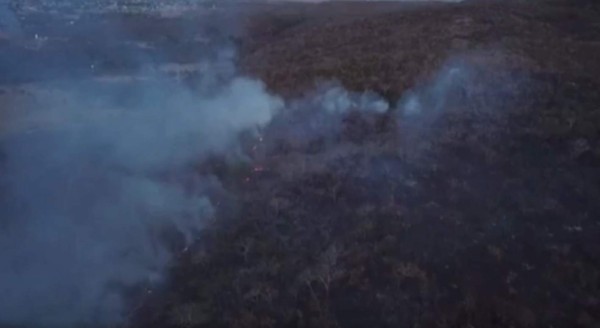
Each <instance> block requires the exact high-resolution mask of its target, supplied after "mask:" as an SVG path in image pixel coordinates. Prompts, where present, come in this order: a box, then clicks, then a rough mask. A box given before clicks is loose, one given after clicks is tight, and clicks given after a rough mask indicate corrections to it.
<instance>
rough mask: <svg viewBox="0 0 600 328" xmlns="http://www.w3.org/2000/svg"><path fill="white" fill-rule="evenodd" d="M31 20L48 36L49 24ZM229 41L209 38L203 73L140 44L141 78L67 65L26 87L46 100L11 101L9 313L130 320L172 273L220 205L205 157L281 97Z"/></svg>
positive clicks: (37, 320) (24, 317)
mask: <svg viewBox="0 0 600 328" xmlns="http://www.w3.org/2000/svg"><path fill="white" fill-rule="evenodd" d="M3 15H4V11H3ZM11 17H12V16H11ZM184 28H187V27H184ZM30 32H31V33H32V35H31V36H30V37H32V36H33V35H35V38H36V39H39V38H40V36H41V35H43V34H42V33H43V32H44V31H30ZM64 32H65V33H66V34H68V33H72V32H73V31H70V30H69V29H68V27H65V31H64ZM129 32H130V31H127V30H124V31H120V30H119V29H118V28H112V27H111V29H110V30H109V31H108V32H107V30H103V29H101V28H99V27H97V26H93V27H90V28H86V29H85V31H81V30H79V31H77V32H76V33H75V34H82V33H85V34H86V35H88V36H92V35H101V37H102V40H104V41H106V39H105V38H106V37H110V38H113V41H111V42H115V43H117V44H118V43H119V42H124V41H125V40H124V38H125V36H126V35H129ZM121 33H122V34H121ZM102 40H100V41H99V42H100V43H102V42H104V41H102ZM90 41H91V39H90ZM111 49H112V50H114V51H118V50H119V48H118V47H116V48H111ZM227 49H228V47H227V45H226V42H215V43H214V44H211V45H203V47H202V49H199V52H201V53H203V54H204V55H205V56H204V59H202V58H199V61H200V62H201V64H202V65H201V66H202V67H203V68H204V70H203V72H202V74H201V75H200V76H199V77H198V79H197V81H196V83H195V84H194V86H189V85H184V84H183V83H179V82H177V81H176V80H174V79H173V78H171V77H167V76H166V75H163V73H162V72H161V71H158V70H156V69H150V68H149V66H152V64H153V63H152V62H151V61H149V60H147V58H148V57H147V53H141V52H140V53H131V52H128V53H126V54H124V56H127V57H129V58H131V56H137V59H136V60H138V61H140V63H142V66H144V67H146V68H144V69H143V70H140V71H137V72H135V73H133V74H132V75H133V76H134V78H133V79H132V80H131V79H128V80H125V81H116V82H115V81H109V82H106V81H104V80H98V79H95V78H94V76H93V75H91V76H90V75H88V76H84V77H81V78H74V77H73V75H72V74H69V72H64V73H65V74H61V73H63V72H61V71H60V70H58V71H57V72H58V73H57V74H56V75H55V76H53V77H52V79H53V80H54V82H47V83H41V84H34V85H30V86H27V87H26V86H24V87H23V88H25V89H27V90H28V91H27V92H29V93H31V94H32V95H33V98H34V99H35V100H34V101H31V102H27V101H25V102H18V101H15V102H12V103H11V102H7V103H6V107H7V108H4V110H3V111H4V113H5V116H6V118H8V119H10V122H8V123H6V124H4V125H3V131H2V141H1V148H2V155H3V160H2V169H3V170H2V176H1V186H2V196H3V197H2V202H1V207H0V208H1V210H0V212H1V216H2V232H1V234H2V238H0V240H1V241H0V244H1V248H2V250H0V258H2V263H1V264H0V292H1V293H2V295H3V296H2V301H0V309H1V310H0V323H1V324H3V325H16V326H26V327H37V326H39V327H69V326H77V327H79V326H82V325H106V324H112V323H116V322H121V321H122V320H123V318H124V316H125V315H126V313H125V310H126V307H127V306H126V299H124V298H123V293H124V290H126V289H128V288H136V287H140V286H142V287H143V286H150V285H156V284H159V283H160V282H161V281H162V279H163V278H164V273H165V272H166V270H167V268H168V266H169V264H170V261H171V259H172V256H173V255H176V254H177V252H180V251H181V250H182V248H183V247H185V246H187V245H189V244H190V243H192V242H193V240H194V234H195V233H196V232H197V231H199V230H200V229H201V228H202V226H203V224H204V222H206V220H208V219H209V218H210V217H211V216H212V215H213V208H212V205H211V202H210V200H209V199H208V193H209V192H210V189H214V188H218V184H215V183H214V182H213V181H214V180H211V179H207V178H209V177H207V176H204V177H203V176H202V175H199V174H198V173H197V172H196V171H195V169H194V168H195V167H197V165H198V163H201V162H202V161H203V159H205V158H207V157H208V156H217V155H230V156H233V157H235V156H239V155H240V154H239V152H237V150H238V147H237V141H238V139H237V138H238V135H239V134H240V133H242V132H244V131H247V130H250V131H252V130H254V129H256V128H259V127H260V126H263V125H265V124H266V123H268V122H269V121H270V119H271V117H272V116H273V115H274V114H275V112H276V111H277V109H279V107H281V104H282V102H281V100H280V99H278V98H277V97H275V96H271V95H270V94H269V93H268V92H267V91H266V89H265V87H264V85H263V84H262V83H261V82H260V81H257V80H253V79H249V78H244V77H239V76H237V74H236V73H235V69H234V64H233V62H232V60H233V57H232V56H231V51H229V50H227ZM40 51H44V49H41V50H40ZM5 55H6V53H5ZM8 55H10V52H9V53H8ZM63 55H66V58H63V59H62V60H61V62H63V63H68V62H69V61H72V62H74V63H82V62H88V63H89V62H90V59H89V58H88V57H86V55H85V54H82V53H81V52H69V51H68V49H67V51H65V52H63ZM115 56H116V57H119V54H115ZM12 61H14V62H15V63H16V61H18V58H12ZM92 63H93V61H92ZM5 64H6V63H5ZM46 65H52V63H46ZM12 69H16V72H15V71H13V73H14V74H17V75H18V74H21V73H22V75H28V73H29V72H27V71H26V70H30V69H31V68H30V67H27V65H20V66H17V67H16V68H15V67H13V68H12ZM51 71H52V70H51ZM136 75H140V76H141V77H142V79H141V82H140V80H137V79H136V78H135V76H136ZM13 106H18V108H17V107H13ZM172 176H177V178H176V179H173V178H170V177H172ZM209 182H210V183H209ZM165 233H170V234H171V235H173V234H174V235H175V236H176V237H177V240H179V242H177V243H175V245H178V246H177V248H175V249H174V248H173V243H168V242H167V241H166V240H165V237H164V234H165Z"/></svg>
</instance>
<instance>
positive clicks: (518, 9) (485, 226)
mask: <svg viewBox="0 0 600 328" xmlns="http://www.w3.org/2000/svg"><path fill="white" fill-rule="evenodd" d="M249 6H250V7H252V8H250V9H251V10H248V11H245V12H246V13H250V14H246V15H243V16H242V17H243V19H241V20H240V21H243V24H244V25H245V26H247V27H248V28H247V29H241V30H244V31H245V32H244V33H238V32H237V31H235V33H231V34H230V35H228V36H227V37H229V41H234V42H236V43H238V46H239V47H240V63H241V67H242V70H244V71H245V72H246V73H247V74H250V75H254V76H258V77H260V78H261V79H263V80H264V81H265V82H266V83H267V85H268V86H269V88H270V89H272V90H273V91H275V92H277V93H280V94H283V95H286V96H290V97H291V96H294V97H298V96H301V95H303V94H306V93H307V92H309V90H311V89H313V88H314V87H315V86H316V85H317V84H318V81H323V80H329V79H337V80H339V81H340V82H341V84H343V85H344V86H346V87H347V88H349V89H351V90H355V91H363V90H374V91H376V92H378V93H380V94H382V95H384V96H385V97H386V98H387V99H388V100H389V101H392V102H396V101H397V100H398V99H399V98H400V97H401V95H402V94H404V93H405V92H406V91H407V90H408V89H410V88H413V87H415V86H418V85H421V84H426V83H427V80H428V79H430V78H432V76H433V75H434V74H435V72H436V71H437V70H439V69H440V68H441V67H443V66H444V63H445V62H447V61H448V60H449V59H452V58H460V59H461V60H466V61H468V62H469V63H471V64H472V65H473V66H474V67H475V70H476V78H475V80H474V81H475V83H476V84H480V85H484V86H487V89H486V90H487V91H485V92H483V93H481V94H477V95H475V96H459V97H457V99H454V100H453V102H452V104H451V106H449V107H448V110H447V111H445V112H443V113H442V114H440V115H439V116H436V117H435V119H433V120H431V121H428V122H427V124H426V127H424V128H415V127H414V125H413V122H411V121H410V120H405V119H402V118H399V116H398V115H397V113H395V112H394V111H392V112H391V113H386V114H373V113H352V114H349V115H347V116H346V117H345V118H344V119H343V121H342V124H341V130H340V133H339V134H335V135H334V136H331V137H322V136H319V137H314V138H309V139H308V140H303V142H297V141H296V140H289V139H286V138H285V137H282V134H281V131H282V130H285V128H286V123H285V122H279V123H278V122H274V123H273V126H272V127H271V129H267V130H265V131H264V134H263V135H262V137H261V139H251V140H250V141H248V145H247V152H248V153H249V154H250V156H251V157H252V159H253V160H252V161H250V162H249V163H247V164H241V165H236V166H232V165H229V164H227V162H224V161H220V160H215V161H214V162H213V163H211V164H210V165H211V166H210V167H202V168H199V170H209V171H210V172H216V175H217V176H218V177H219V179H220V180H221V181H222V183H223V187H224V189H225V190H227V196H225V195H215V196H214V197H215V199H218V200H219V204H221V206H220V207H219V208H218V215H217V217H218V220H216V221H215V222H213V223H211V224H210V225H209V226H208V227H207V228H206V229H205V230H204V232H203V233H202V235H201V236H200V237H199V238H198V240H199V242H198V244H197V245H195V246H194V247H192V248H190V249H189V250H187V251H186V252H185V253H183V254H182V255H181V256H180V258H179V260H178V262H177V263H175V264H174V267H173V268H172V272H171V278H170V283H169V284H168V286H167V287H165V289H164V290H160V291H154V292H153V293H152V294H149V296H147V297H144V298H143V299H142V301H141V304H139V305H138V304H137V303H136V304H135V305H134V306H132V311H131V326H134V327H281V326H290V327H416V326H425V327H469V326H474V327H478V326H480V327H506V326H514V327H536V326H540V327H541V326H555V327H574V326H579V327H596V326H597V325H598V324H600V317H598V313H599V311H600V248H599V246H598V240H599V238H600V222H599V220H598V218H599V215H600V204H599V203H598V199H599V197H600V189H599V183H600V181H599V179H600V172H599V171H598V165H600V139H599V137H600V135H599V131H600V130H599V129H600V105H599V104H600V93H599V91H598V90H600V79H599V78H598V76H600V75H599V74H600V64H599V63H600V62H599V61H598V60H597V56H598V54H600V25H598V22H599V20H598V17H600V7H598V6H596V5H594V4H591V3H590V2H581V3H573V2H569V3H566V2H565V3H563V2H543V3H542V2H536V3H533V4H524V3H496V2H492V3H464V4H443V5H442V4H433V5H432V4H427V5H425V4H393V3H369V4H366V3H352V4H351V3H338V4H334V3H331V4H321V5H307V4H302V5H301V4H293V5H276V4H274V5H264V6H263V5H260V6H258V5H249ZM113 19H114V18H113ZM117 19H118V20H119V22H120V24H124V25H125V26H128V29H130V30H132V31H138V32H139V34H137V36H136V37H135V38H134V39H147V40H148V41H149V42H152V43H154V44H155V45H156V44H159V43H158V41H156V40H164V42H171V43H172V44H171V43H169V44H168V45H167V44H166V43H165V44H162V45H160V44H159V46H160V47H165V48H168V49H179V50H181V51H180V52H178V51H175V50H173V51H174V52H173V57H170V58H169V59H171V60H172V61H176V62H179V63H184V62H186V60H185V59H184V58H188V57H186V56H188V55H189V56H191V57H193V56H194V54H195V51H198V52H201V47H197V44H196V43H194V42H191V41H190V40H194V38H193V37H192V38H189V36H188V37H185V38H184V37H182V35H183V34H181V33H180V32H181V31H179V30H178V27H177V26H179V25H177V24H174V25H173V26H174V27H172V28H169V26H170V25H169V22H172V21H171V20H170V19H167V18H148V17H143V16H135V17H123V16H118V18H117ZM149 22H151V23H149ZM193 22H194V20H193V18H190V24H193ZM136 26H137V27H138V28H136ZM140 26H147V27H149V26H161V28H160V29H157V30H151V29H149V28H141V27H140ZM178 31H179V32H178ZM171 32H172V33H171ZM134 34H135V33H134ZM84 39H85V37H84ZM81 42H83V41H81ZM161 42H162V41H161ZM190 42H191V43H190ZM93 44H95V45H93ZM186 44H188V45H190V46H189V47H187V48H186V46H185V45H186ZM173 45H174V47H173ZM5 46H7V47H8V45H5ZM97 46H98V44H97V43H90V47H92V48H90V49H92V50H93V49H94V47H97ZM119 46H122V45H119ZM11 47H12V46H11ZM73 47H74V48H77V49H80V48H79V46H78V45H73ZM178 47H181V48H178ZM100 48H102V47H100ZM11 49H13V48H11ZM14 49H17V48H14ZM18 49H21V50H19V51H32V50H22V49H23V48H22V47H21V48H18ZM60 49H61V50H60V51H64V48H63V47H60ZM15 51H16V50H15ZM186 52H187V53H188V55H186V56H184V55H183V54H185V53H186ZM30 54H33V55H34V56H42V55H41V54H39V53H34V52H30ZM46 54H48V53H46ZM98 56H100V55H98ZM178 56H179V57H178ZM58 57H59V56H58ZM58 57H57V58H58ZM99 58H100V61H101V62H104V63H107V62H108V63H110V62H111V61H110V60H109V58H110V55H106V56H100V57H99ZM174 58H175V59H174ZM115 61H116V63H120V64H119V65H116V66H118V67H121V68H123V67H127V65H126V64H122V57H119V58H117V59H115ZM88 64H89V63H85V64H82V65H81V67H82V69H83V68H85V69H87V68H88V67H89V65H88ZM109 66H110V65H108V64H107V66H106V67H105V68H107V67H109ZM113 66H114V65H113ZM113 66H110V67H111V69H108V68H107V70H108V71H111V72H113V70H112V68H113ZM42 71H43V70H42ZM32 72H34V73H35V74H33V75H32V76H28V77H23V76H16V77H14V78H15V79H38V78H42V77H43V74H42V75H38V74H37V73H39V71H35V70H33V71H32ZM90 74H95V73H93V72H92V73H90ZM515 81H519V82H518V83H516V82H515ZM11 83H12V82H11ZM507 86H510V87H511V88H513V89H511V90H509V91H507V90H505V88H507ZM508 98H510V99H508ZM490 108H491V109H493V110H490ZM278 124H280V126H279V125H278ZM278 127H280V128H278ZM231 199H235V200H236V201H235V202H232V201H231ZM233 204H235V206H233Z"/></svg>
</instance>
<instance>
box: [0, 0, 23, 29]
mask: <svg viewBox="0 0 600 328" xmlns="http://www.w3.org/2000/svg"><path fill="white" fill-rule="evenodd" d="M2 32H5V33H8V34H18V33H21V23H20V22H19V18H18V17H17V15H16V14H15V12H14V10H13V9H12V8H11V6H10V3H9V2H8V1H7V0H0V33H2Z"/></svg>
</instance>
